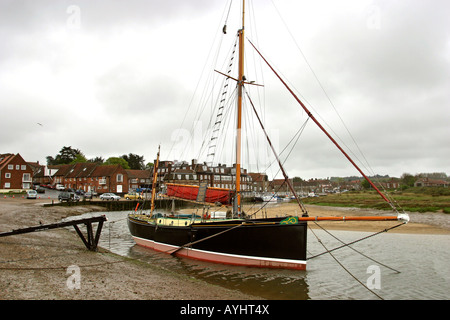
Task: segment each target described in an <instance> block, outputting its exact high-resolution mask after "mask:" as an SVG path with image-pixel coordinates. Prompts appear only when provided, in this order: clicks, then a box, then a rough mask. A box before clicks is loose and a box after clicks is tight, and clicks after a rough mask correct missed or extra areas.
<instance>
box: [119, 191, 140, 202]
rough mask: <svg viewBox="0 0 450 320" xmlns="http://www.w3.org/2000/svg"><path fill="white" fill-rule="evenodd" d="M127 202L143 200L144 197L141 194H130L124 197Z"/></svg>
mask: <svg viewBox="0 0 450 320" xmlns="http://www.w3.org/2000/svg"><path fill="white" fill-rule="evenodd" d="M123 197H124V198H125V199H127V200H137V199H142V195H141V194H140V193H136V192H128V193H127V194H126V195H124V196H123Z"/></svg>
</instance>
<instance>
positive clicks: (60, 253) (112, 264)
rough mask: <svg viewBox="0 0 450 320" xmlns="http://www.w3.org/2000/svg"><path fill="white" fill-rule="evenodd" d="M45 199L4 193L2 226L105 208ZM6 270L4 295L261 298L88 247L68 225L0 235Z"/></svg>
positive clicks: (0, 283) (0, 287)
mask: <svg viewBox="0 0 450 320" xmlns="http://www.w3.org/2000/svg"><path fill="white" fill-rule="evenodd" d="M44 202H48V200H47V201H45V200H26V199H12V198H9V199H0V232H5V231H10V230H13V229H18V228H23V227H28V226H35V225H39V224H40V223H43V224H47V223H54V222H58V221H61V220H62V219H63V218H66V217H69V216H74V215H80V214H83V213H86V212H92V211H103V210H104V208H102V207H93V206H77V207H59V206H54V207H45V208H44V207H43V206H42V204H43V203H44ZM82 229H83V228H82ZM76 268H78V269H76ZM0 273H1V276H0V299H2V300H53V299H57V300H259V299H261V298H259V297H256V296H250V295H246V294H243V293H241V292H239V291H234V290H229V289H225V288H222V287H219V286H215V285H211V284H208V283H206V282H203V281H200V280H197V279H194V278H190V277H188V276H184V275H180V274H176V273H174V272H171V271H170V270H165V269H163V268H161V267H156V266H152V265H150V264H148V263H144V262H140V261H137V260H132V259H128V258H125V257H121V256H118V255H115V254H112V253H110V252H108V251H107V250H104V249H102V248H99V250H98V252H91V251H88V250H87V249H86V247H85V246H84V244H83V242H82V241H81V239H80V238H79V237H78V236H77V234H76V233H75V232H70V231H69V230H67V229H64V228H63V229H54V230H47V231H42V232H33V233H28V234H22V235H14V236H8V237H2V238H0ZM78 275H79V278H78V279H79V282H77V279H76V278H75V277H76V276H78ZM78 284H79V288H78V287H77V286H78Z"/></svg>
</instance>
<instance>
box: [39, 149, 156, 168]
mask: <svg viewBox="0 0 450 320" xmlns="http://www.w3.org/2000/svg"><path fill="white" fill-rule="evenodd" d="M46 159H47V165H59V164H75V163H96V164H99V165H116V164H118V165H120V166H122V167H123V168H124V169H133V170H150V169H152V168H153V163H152V162H149V163H147V164H145V159H144V156H140V155H137V154H134V153H129V154H124V155H122V156H120V157H110V158H108V159H106V160H105V159H104V158H103V157H95V158H92V159H87V158H86V156H85V155H84V154H83V152H81V150H80V149H75V148H72V147H71V146H68V147H66V146H64V147H62V148H61V150H60V151H59V153H58V154H57V155H55V156H54V157H52V156H47V157H46Z"/></svg>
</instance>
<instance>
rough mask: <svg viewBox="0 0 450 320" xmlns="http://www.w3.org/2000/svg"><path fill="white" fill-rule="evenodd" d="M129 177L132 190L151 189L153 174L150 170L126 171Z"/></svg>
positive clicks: (129, 185)
mask: <svg viewBox="0 0 450 320" xmlns="http://www.w3.org/2000/svg"><path fill="white" fill-rule="evenodd" d="M125 171H126V173H127V175H128V187H129V188H130V189H137V188H151V186H152V182H153V181H152V175H153V172H152V171H150V170H131V169H129V170H125Z"/></svg>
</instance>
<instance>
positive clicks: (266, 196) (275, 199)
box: [262, 195, 278, 202]
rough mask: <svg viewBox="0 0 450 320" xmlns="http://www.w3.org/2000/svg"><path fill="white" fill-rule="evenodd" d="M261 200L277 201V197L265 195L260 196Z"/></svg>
mask: <svg viewBox="0 0 450 320" xmlns="http://www.w3.org/2000/svg"><path fill="white" fill-rule="evenodd" d="M262 199H263V202H277V201H278V198H277V197H276V196H275V195H265V196H263V197H262Z"/></svg>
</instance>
